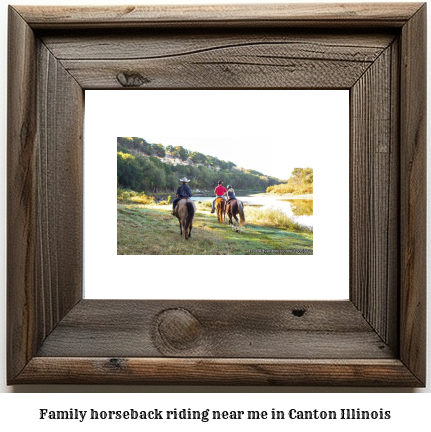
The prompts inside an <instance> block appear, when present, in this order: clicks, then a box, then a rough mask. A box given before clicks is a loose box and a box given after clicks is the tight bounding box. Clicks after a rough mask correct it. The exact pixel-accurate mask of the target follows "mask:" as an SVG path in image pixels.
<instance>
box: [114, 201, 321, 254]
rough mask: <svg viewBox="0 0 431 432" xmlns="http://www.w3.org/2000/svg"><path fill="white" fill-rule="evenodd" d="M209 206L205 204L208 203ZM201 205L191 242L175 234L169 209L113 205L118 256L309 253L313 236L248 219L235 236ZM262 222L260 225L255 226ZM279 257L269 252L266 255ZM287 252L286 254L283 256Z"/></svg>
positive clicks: (247, 211)
mask: <svg viewBox="0 0 431 432" xmlns="http://www.w3.org/2000/svg"><path fill="white" fill-rule="evenodd" d="M210 205H211V204H210ZM209 210H210V208H208V204H207V203H206V202H201V203H197V211H196V214H195V218H194V221H193V229H192V236H191V238H190V239H189V240H188V241H186V240H185V239H184V236H181V235H180V228H179V223H178V219H177V218H176V217H174V216H172V215H171V211H172V207H171V206H170V205H169V206H167V205H166V206H160V205H159V206H156V205H153V206H148V205H139V204H118V205H117V254H118V255H258V254H271V253H272V254H287V255H290V254H292V255H297V254H312V253H313V234H312V233H311V232H295V231H291V230H289V229H285V228H281V229H280V228H277V227H276V226H270V225H268V221H265V224H264V223H261V224H260V225H259V224H258V222H256V223H255V222H253V221H252V219H250V220H249V219H248V215H249V216H250V217H251V213H252V212H251V211H250V212H249V210H250V208H249V207H246V209H245V216H246V221H247V222H246V225H245V227H243V229H242V232H241V233H237V232H235V231H232V229H231V228H230V227H228V226H227V225H223V224H221V223H219V222H218V221H217V217H216V215H215V214H210V213H209ZM261 222H262V221H261ZM274 250H277V251H284V252H270V251H274ZM286 251H287V252H286Z"/></svg>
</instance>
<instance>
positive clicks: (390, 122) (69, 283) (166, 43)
mask: <svg viewBox="0 0 431 432" xmlns="http://www.w3.org/2000/svg"><path fill="white" fill-rule="evenodd" d="M425 27H426V10H425V4H416V3H406V4H401V3H394V4H387V3H385V4H378V3H372V4H348V5H342V4H327V5H322V4H316V5H307V4H296V5H271V6H268V5H266V6H263V5H261V6H258V5H253V6H247V7H244V6H238V5H236V6H234V5H232V6H217V7H209V6H202V7H196V6H190V7H187V6H186V7H140V6H138V7H135V8H132V7H111V8H93V7H88V8H66V7H59V8H53V7H10V8H9V51H8V132H7V140H8V192H7V196H8V210H7V229H8V242H7V251H8V257H7V269H8V278H7V289H8V301H7V307H8V316H7V321H8V342H7V343H8V350H7V353H8V354H7V355H8V363H7V376H8V383H9V384H19V383H133V384H144V383H145V384H149V383H152V384H157V383H170V384H173V383H178V384H180V383H181V384H231V385H235V384H236V385H242V384H267V385H268V384H270V385H274V384H277V385H332V386H344V385H348V386H351V385H357V386H410V387H416V386H419V387H420V386H424V384H425V321H426V320H425V313H426V311H425V306H426V301H425V295H426V293H425V291H426V285H425V283H426V282H425V239H426V231H425V228H426V222H425V221H426V218H425V208H426V206H425V201H426V197H425V179H426V165H425V147H426V136H425V119H426V106H425V104H426V101H425V58H426V48H425V32H426V30H425ZM126 87H127V88H143V89H144V88H179V89H181V88H226V89H227V88H321V89H325V88H333V89H334V88H342V89H350V100H351V103H350V109H351V134H350V135H351V137H350V173H351V175H350V215H351V216H350V227H351V228H350V245H351V247H350V279H351V280H350V299H349V300H348V301H337V302H335V301H334V302H333V301H329V302H317V301H315V302H308V301H304V302H298V301H277V302H274V301H254V302H250V301H199V300H192V301H179V300H178V301H176V300H175V301H174V300H161V301H145V300H142V301H92V300H83V299H82V268H83V263H82V248H83V239H82V232H83V231H82V211H83V209H82V188H83V179H82V163H83V160H82V147H83V137H82V134H83V110H84V90H85V89H97V88H102V89H121V88H126ZM322 277H323V275H322ZM324 283H325V284H326V283H330V275H328V278H327V280H326V281H325V282H324Z"/></svg>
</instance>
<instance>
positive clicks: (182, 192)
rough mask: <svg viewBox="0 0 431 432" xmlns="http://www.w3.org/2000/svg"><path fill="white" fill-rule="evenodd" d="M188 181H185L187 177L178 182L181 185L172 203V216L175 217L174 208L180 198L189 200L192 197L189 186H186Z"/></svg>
mask: <svg viewBox="0 0 431 432" xmlns="http://www.w3.org/2000/svg"><path fill="white" fill-rule="evenodd" d="M189 181H190V180H187V177H183V178H182V179H181V180H180V182H183V184H182V185H181V186H180V187H179V188H178V189H177V195H176V198H175V199H174V200H173V201H172V214H173V215H174V216H175V207H176V205H177V203H178V201H179V200H180V199H181V198H189V197H191V196H192V191H191V189H190V186H189V185H188V184H187V183H188V182H189Z"/></svg>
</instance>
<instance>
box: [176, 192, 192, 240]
mask: <svg viewBox="0 0 431 432" xmlns="http://www.w3.org/2000/svg"><path fill="white" fill-rule="evenodd" d="M195 213H196V206H195V203H194V202H193V201H192V200H190V199H188V198H187V199H181V200H180V201H179V202H178V204H177V206H176V207H175V216H176V217H177V218H178V221H179V222H180V235H183V228H184V238H185V239H186V240H188V239H189V237H191V233H192V226H193V218H194V216H195Z"/></svg>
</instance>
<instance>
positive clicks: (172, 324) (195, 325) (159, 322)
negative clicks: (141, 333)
mask: <svg viewBox="0 0 431 432" xmlns="http://www.w3.org/2000/svg"><path fill="white" fill-rule="evenodd" d="M156 331H157V333H158V335H159V336H160V338H161V340H162V341H163V343H164V344H166V345H167V346H168V347H169V348H173V349H175V350H186V349H190V348H193V347H195V346H196V345H198V344H199V341H200V339H201V337H202V333H203V329H202V325H201V323H200V322H199V321H198V319H197V318H195V317H194V316H193V315H192V314H191V313H190V312H189V311H188V310H186V309H182V308H178V309H166V310H164V311H162V312H161V313H160V314H159V315H158V316H157V317H156ZM157 339H158V338H157ZM158 348H159V349H160V348H161V347H160V346H159V347H158Z"/></svg>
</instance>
